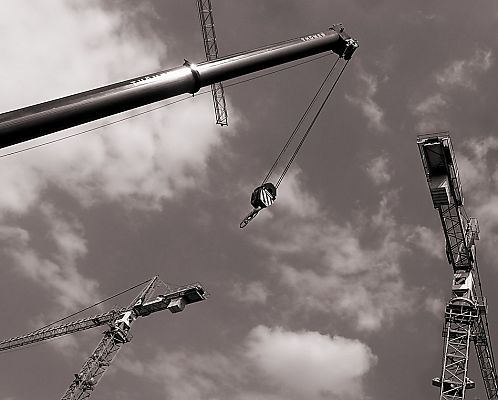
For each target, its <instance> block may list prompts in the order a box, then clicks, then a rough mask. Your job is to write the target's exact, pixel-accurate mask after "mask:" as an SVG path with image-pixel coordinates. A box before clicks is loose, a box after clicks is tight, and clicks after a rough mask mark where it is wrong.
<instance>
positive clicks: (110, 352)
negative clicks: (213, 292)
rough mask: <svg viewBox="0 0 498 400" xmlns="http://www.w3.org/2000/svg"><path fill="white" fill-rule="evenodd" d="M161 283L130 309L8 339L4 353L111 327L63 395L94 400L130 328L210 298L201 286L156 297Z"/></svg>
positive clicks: (1, 347) (2, 346)
mask: <svg viewBox="0 0 498 400" xmlns="http://www.w3.org/2000/svg"><path fill="white" fill-rule="evenodd" d="M157 283H158V278H157V277H154V278H152V279H151V280H150V281H149V283H148V284H147V286H146V287H145V289H144V290H142V292H141V293H140V295H139V296H137V297H136V298H135V300H134V301H133V302H132V303H131V304H130V305H129V306H128V307H126V308H121V309H116V310H111V311H108V312H106V313H103V314H98V315H95V316H93V317H90V318H84V319H80V320H77V321H73V322H70V323H67V324H62V325H58V326H54V327H47V328H43V329H39V330H37V331H34V332H32V333H29V334H27V335H24V336H18V337H14V338H11V339H8V340H4V341H2V342H0V351H5V350H9V349H12V348H16V347H22V346H26V345H29V344H32V343H36V342H40V341H43V340H49V339H53V338H55V337H59V336H63V335H67V334H70V333H75V332H79V331H82V330H87V329H90V328H94V327H97V326H102V325H107V326H108V327H109V328H108V329H107V330H106V331H105V332H104V336H103V338H102V339H101V341H100V342H99V344H98V345H97V347H96V348H95V350H94V351H93V353H92V355H91V356H90V357H89V358H88V359H87V361H86V362H85V363H84V364H83V366H82V368H81V370H80V372H79V373H78V374H75V376H74V380H73V382H72V383H71V385H70V386H69V388H68V389H67V390H66V392H65V393H64V395H63V396H62V400H69V399H71V400H83V399H86V398H88V397H90V395H91V393H92V391H93V390H94V389H95V387H96V385H97V384H98V382H99V381H100V379H101V378H102V375H103V374H104V373H105V371H106V370H107V368H108V367H109V366H110V364H111V362H112V360H113V359H114V358H115V357H116V354H117V352H118V351H119V349H120V348H121V346H122V345H123V344H124V343H127V342H129V341H130V340H131V336H130V328H131V325H132V324H133V323H134V322H135V320H136V319H137V318H138V317H146V316H148V315H150V314H152V313H154V312H157V311H162V310H169V311H171V312H172V313H177V312H180V311H183V309H184V308H185V306H186V305H187V304H191V303H196V302H198V301H202V300H205V299H206V292H205V290H204V288H203V287H202V285H200V284H198V283H196V284H191V285H186V286H182V287H180V288H178V289H175V290H168V291H167V292H166V293H165V294H160V295H158V296H156V297H154V290H155V289H156V286H157Z"/></svg>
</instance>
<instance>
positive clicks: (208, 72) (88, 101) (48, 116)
mask: <svg viewBox="0 0 498 400" xmlns="http://www.w3.org/2000/svg"><path fill="white" fill-rule="evenodd" d="M357 47H358V43H357V42H356V40H354V39H352V38H351V37H350V36H349V35H348V34H347V33H346V32H345V31H344V28H343V27H342V25H340V24H338V25H334V26H333V27H332V28H331V29H329V30H328V31H324V32H318V33H315V34H312V35H308V36H302V37H299V38H297V39H293V40H289V41H287V42H283V43H279V44H275V45H270V46H267V47H263V48H260V49H257V50H253V51H247V52H242V53H239V54H236V55H234V56H229V57H223V58H219V59H216V60H212V61H206V62H203V63H200V64H198V65H196V64H193V63H190V62H188V61H185V63H184V64H183V65H182V66H180V67H177V68H173V69H169V70H165V71H160V72H156V73H153V74H149V75H144V76H141V77H138V78H134V79H130V80H127V81H124V82H119V83H115V84H112V85H109V86H104V87H101V88H97V89H93V90H90V91H87V92H83V93H78V94H74V95H72V96H67V97H63V98H60V99H56V100H52V101H48V102H46V103H41V104H36V105H33V106H29V107H25V108H22V109H18V110H14V111H10V112H7V113H4V114H0V148H3V147H7V146H11V145H14V144H18V143H22V142H25V141H27V140H30V139H35V138H39V137H42V136H44V135H47V134H50V133H53V132H57V131H60V130H63V129H67V128H71V127H73V126H78V125H81V124H84V123H86V122H90V121H95V120H98V119H100V118H104V117H108V116H110V115H114V114H117V113H120V112H123V111H128V110H131V109H134V108H137V107H141V106H144V105H146V104H151V103H154V102H157V101H160V100H165V99H168V98H171V97H174V96H177V95H180V94H186V93H190V94H194V93H196V92H198V91H199V89H200V88H201V87H205V86H210V85H212V84H214V83H217V82H221V81H224V80H228V79H232V78H236V77H239V76H243V75H247V74H250V73H253V72H257V71H261V70H263V69H266V68H271V67H274V66H277V65H281V64H284V63H288V62H291V61H295V60H299V59H302V58H305V57H309V56H312V55H316V54H319V53H324V52H329V51H332V52H334V53H335V54H337V55H339V56H340V57H343V58H344V59H346V60H349V59H350V58H351V56H352V54H353V52H354V51H355V50H356V48H357Z"/></svg>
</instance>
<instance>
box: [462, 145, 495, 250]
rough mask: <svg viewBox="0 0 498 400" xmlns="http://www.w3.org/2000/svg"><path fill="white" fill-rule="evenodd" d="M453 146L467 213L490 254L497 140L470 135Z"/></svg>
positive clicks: (493, 217)
mask: <svg viewBox="0 0 498 400" xmlns="http://www.w3.org/2000/svg"><path fill="white" fill-rule="evenodd" d="M454 146H455V149H456V150H457V155H456V159H457V162H458V168H459V171H460V179H461V182H462V189H463V194H464V197H465V204H466V209H467V213H468V214H469V216H474V217H477V219H478V220H479V226H480V231H481V236H482V237H486V241H485V242H483V243H482V245H485V249H487V250H488V251H489V252H490V253H493V252H494V250H495V248H496V246H497V245H498V235H497V233H496V232H497V228H498V211H497V210H498V165H497V164H496V158H497V156H498V139H497V138H496V136H487V137H482V138H480V139H476V138H474V139H470V140H467V141H466V142H464V143H462V144H460V145H458V146H456V144H455V143H454ZM482 245H478V247H481V246H482Z"/></svg>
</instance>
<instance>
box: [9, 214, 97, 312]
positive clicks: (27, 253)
mask: <svg viewBox="0 0 498 400" xmlns="http://www.w3.org/2000/svg"><path fill="white" fill-rule="evenodd" d="M40 211H41V215H42V216H43V217H44V223H45V225H46V231H45V232H46V233H48V237H50V238H51V243H52V245H53V246H52V248H50V249H45V250H44V251H43V252H40V251H37V250H36V249H35V248H34V247H33V245H32V241H31V235H30V234H29V233H28V232H27V231H26V230H23V229H21V228H18V227H14V226H8V225H2V226H1V227H0V238H2V242H3V243H4V248H3V253H4V254H5V255H6V256H7V257H9V258H10V259H11V260H13V262H14V266H15V268H16V270H17V271H18V272H19V273H20V274H21V275H22V276H25V277H27V278H29V279H30V280H32V281H33V282H34V283H36V284H39V285H41V286H42V287H43V288H45V289H46V290H48V291H50V292H51V294H52V295H53V296H54V298H55V300H56V301H57V302H58V303H59V305H60V306H61V307H62V308H63V310H66V311H74V310H75V309H77V308H78V307H81V306H87V305H89V304H91V303H93V302H94V301H95V299H96V298H99V297H98V293H97V289H98V282H97V281H95V280H93V279H89V278H85V277H84V276H83V275H82V274H81V273H80V272H79V271H78V269H77V263H78V260H79V259H80V258H81V257H84V256H85V255H86V252H87V247H86V241H85V239H84V237H83V236H82V232H81V227H80V226H79V224H78V223H77V222H71V221H69V220H68V219H67V218H65V217H63V216H62V215H61V214H59V213H57V212H56V211H55V210H54V209H53V208H52V207H51V206H47V205H45V206H42V207H41V208H40ZM46 247H47V248H48V246H46ZM45 253H50V254H45Z"/></svg>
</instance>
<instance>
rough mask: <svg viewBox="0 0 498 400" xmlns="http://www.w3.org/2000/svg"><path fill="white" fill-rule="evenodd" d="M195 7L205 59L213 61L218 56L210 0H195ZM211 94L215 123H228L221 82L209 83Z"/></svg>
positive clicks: (223, 124)
mask: <svg viewBox="0 0 498 400" xmlns="http://www.w3.org/2000/svg"><path fill="white" fill-rule="evenodd" d="M197 8H198V10H199V19H200V21H201V30H202V38H203V41H204V50H205V52H206V60H207V61H213V60H216V59H217V58H218V45H217V44H216V33H215V31H214V19H213V8H212V6H211V0H197ZM211 94H212V95H213V104H214V112H215V116H216V123H217V124H219V125H221V126H226V125H228V114H227V105H226V101H225V92H224V89H223V84H222V83H221V82H217V83H213V84H212V85H211Z"/></svg>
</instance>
